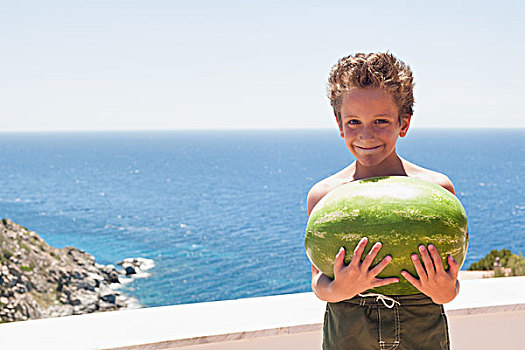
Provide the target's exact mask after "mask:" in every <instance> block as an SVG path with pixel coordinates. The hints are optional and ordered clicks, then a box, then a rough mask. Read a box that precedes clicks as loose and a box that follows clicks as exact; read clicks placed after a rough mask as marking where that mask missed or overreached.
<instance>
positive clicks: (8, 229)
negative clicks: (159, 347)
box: [0, 219, 155, 323]
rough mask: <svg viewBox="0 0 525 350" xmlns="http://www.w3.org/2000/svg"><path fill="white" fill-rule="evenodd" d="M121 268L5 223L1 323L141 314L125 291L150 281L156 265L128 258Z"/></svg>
mask: <svg viewBox="0 0 525 350" xmlns="http://www.w3.org/2000/svg"><path fill="white" fill-rule="evenodd" d="M116 264H117V265H120V266H121V268H120V269H117V268H116V267H115V265H112V264H110V265H102V264H98V263H97V262H96V260H95V257H94V256H93V255H91V254H89V253H87V252H85V251H83V250H79V249H77V248H74V247H65V248H63V249H58V248H54V247H52V246H50V245H48V244H47V243H46V242H45V241H44V240H43V239H42V238H41V237H40V236H39V235H38V234H37V233H36V232H34V231H30V230H28V229H27V228H25V227H23V226H21V225H18V224H16V223H14V222H12V221H11V220H9V219H3V220H2V221H0V323H5V322H13V321H24V320H29V319H39V318H48V317H60V316H69V315H80V314H87V313H94V312H103V311H113V310H120V309H140V308H142V305H141V304H140V303H139V301H138V299H137V298H135V297H132V296H130V295H127V294H125V293H123V292H122V291H120V290H119V289H120V288H121V287H122V286H124V285H125V284H127V283H129V282H131V281H132V280H133V279H134V278H147V277H149V276H150V274H149V273H147V272H145V271H146V270H149V269H151V268H153V267H154V266H155V264H154V262H153V260H150V259H143V258H128V259H124V260H123V261H121V262H118V263H116Z"/></svg>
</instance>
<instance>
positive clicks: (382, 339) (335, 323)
mask: <svg viewBox="0 0 525 350" xmlns="http://www.w3.org/2000/svg"><path fill="white" fill-rule="evenodd" d="M391 298H393V299H395V300H396V301H397V302H398V303H390V302H389V301H386V304H387V305H388V306H392V304H393V307H392V308H388V307H387V305H385V303H383V301H381V300H378V299H377V297H360V296H356V297H354V298H352V299H349V300H344V301H341V302H338V303H327V305H326V313H325V317H324V326H323V350H345V349H352V350H361V349H363V350H371V349H380V350H389V349H391V350H394V349H399V350H401V349H403V350H405V349H406V350H417V349H424V350H433V349H440V350H441V349H450V341H449V336H448V325H447V317H446V315H445V311H444V310H443V306H442V305H438V304H435V303H434V302H433V301H432V300H431V299H430V298H429V297H427V296H426V295H424V294H416V295H407V296H391Z"/></svg>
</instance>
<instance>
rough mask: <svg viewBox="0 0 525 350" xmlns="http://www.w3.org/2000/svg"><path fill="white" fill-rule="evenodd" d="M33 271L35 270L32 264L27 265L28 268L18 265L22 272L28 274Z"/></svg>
mask: <svg viewBox="0 0 525 350" xmlns="http://www.w3.org/2000/svg"><path fill="white" fill-rule="evenodd" d="M34 269H35V264H33V263H31V264H29V266H25V265H20V270H22V271H26V272H30V271H33V270H34Z"/></svg>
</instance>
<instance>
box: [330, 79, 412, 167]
mask: <svg viewBox="0 0 525 350" xmlns="http://www.w3.org/2000/svg"><path fill="white" fill-rule="evenodd" d="M398 109H399V108H398V106H397V105H396V104H395V103H394V101H393V100H392V97H391V96H390V94H388V93H387V92H386V91H385V90H383V89H360V88H355V89H352V90H350V91H348V92H346V93H345V95H344V96H343V99H342V101H341V121H342V128H341V130H340V131H341V137H343V138H344V139H345V143H346V147H347V148H348V149H349V150H350V152H352V154H353V155H354V156H355V157H356V160H357V163H358V165H359V166H364V167H368V168H370V169H369V170H371V171H373V172H374V170H379V171H380V169H381V168H383V167H385V166H388V164H389V163H390V162H392V161H395V160H396V158H397V154H396V152H395V149H396V142H397V138H398V137H399V136H401V137H403V136H405V134H406V132H407V130H408V127H409V125H410V117H405V118H401V122H400V121H399V118H398V116H399V113H398Z"/></svg>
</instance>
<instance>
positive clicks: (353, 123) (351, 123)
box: [348, 119, 359, 125]
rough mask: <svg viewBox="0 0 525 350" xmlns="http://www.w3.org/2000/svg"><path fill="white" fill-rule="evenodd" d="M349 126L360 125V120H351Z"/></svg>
mask: <svg viewBox="0 0 525 350" xmlns="http://www.w3.org/2000/svg"><path fill="white" fill-rule="evenodd" d="M348 124H350V125H357V124H359V120H357V119H350V120H349V121H348Z"/></svg>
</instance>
